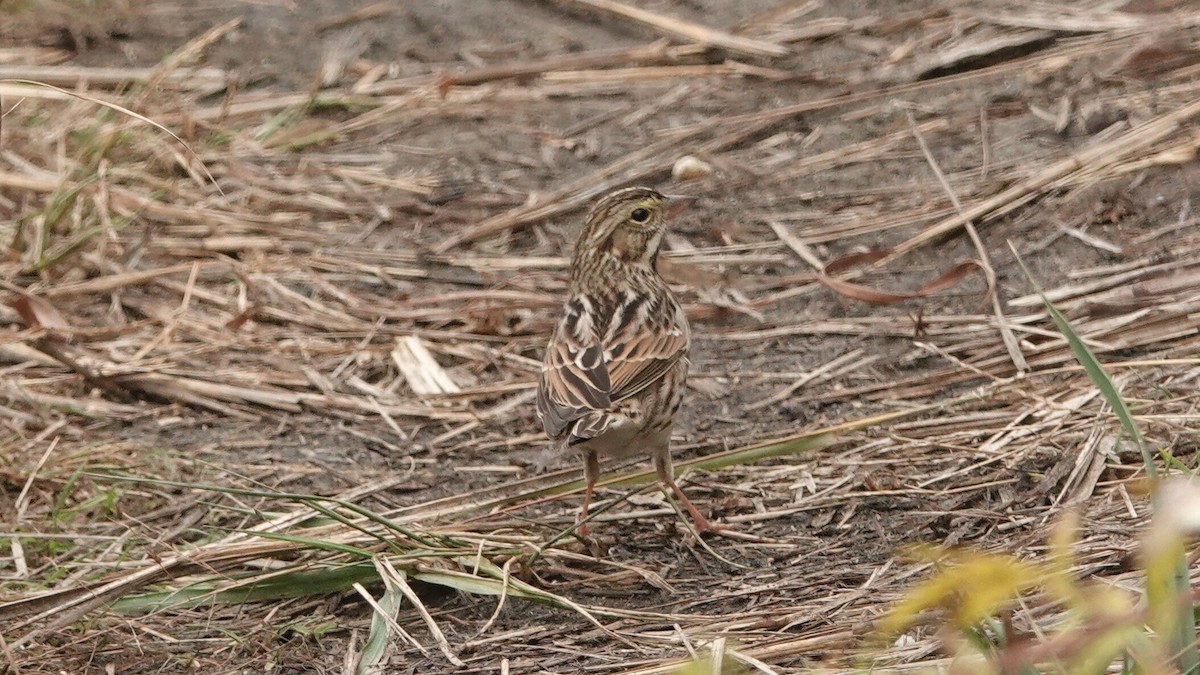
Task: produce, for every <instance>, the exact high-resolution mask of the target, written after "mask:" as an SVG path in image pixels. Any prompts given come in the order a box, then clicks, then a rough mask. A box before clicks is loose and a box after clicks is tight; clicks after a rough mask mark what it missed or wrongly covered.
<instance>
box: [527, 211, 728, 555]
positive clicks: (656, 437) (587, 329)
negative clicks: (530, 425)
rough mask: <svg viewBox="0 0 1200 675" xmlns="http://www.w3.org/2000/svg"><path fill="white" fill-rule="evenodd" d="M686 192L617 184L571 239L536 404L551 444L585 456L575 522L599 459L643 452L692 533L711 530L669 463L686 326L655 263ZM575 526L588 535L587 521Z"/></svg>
mask: <svg viewBox="0 0 1200 675" xmlns="http://www.w3.org/2000/svg"><path fill="white" fill-rule="evenodd" d="M686 199H688V198H678V197H665V196H663V195H661V194H659V193H658V192H656V191H654V190H651V189H650V188H644V187H634V188H627V189H624V190H617V191H616V192H613V193H611V194H609V195H608V196H606V197H604V198H603V199H601V200H600V201H599V202H597V203H596V205H595V206H594V207H593V208H592V210H591V212H590V213H589V214H588V216H587V220H586V221H585V223H584V226H583V231H582V232H581V233H580V235H579V241H578V242H577V243H576V245H575V255H574V257H573V258H572V260H571V288H570V293H569V295H568V297H567V301H566V303H565V304H564V306H563V317H562V319H561V320H560V321H559V323H558V325H557V327H555V329H554V333H553V334H552V335H551V336H550V344H549V345H548V346H547V348H546V358H545V360H544V361H543V363H542V375H541V380H540V381H539V383H538V397H537V404H538V405H537V407H538V418H539V419H540V420H541V422H542V427H543V428H544V429H545V431H546V435H547V436H549V437H550V439H551V440H552V441H553V451H555V452H562V451H564V450H567V449H575V450H578V451H579V452H580V453H582V454H583V460H584V475H585V477H586V478H587V492H586V493H585V494H584V497H583V507H582V508H581V509H580V511H579V520H580V521H582V520H583V519H585V518H587V514H588V505H589V504H590V503H591V499H592V494H593V492H594V490H595V486H596V480H597V479H598V478H599V477H600V461H599V456H600V455H601V454H603V455H609V456H616V457H621V456H628V455H632V454H635V453H638V452H644V453H648V454H650V455H651V456H652V457H653V458H654V468H655V470H656V471H657V473H658V478H659V480H660V481H661V482H662V484H663V486H664V488H666V487H669V488H670V489H671V491H672V492H674V493H675V496H676V497H678V498H679V501H681V502H682V503H683V506H684V507H685V508H686V509H687V510H688V513H689V514H691V516H692V520H693V522H694V523H695V525H696V530H697V531H699V532H705V531H709V530H713V529H715V528H714V527H713V526H712V525H710V524H709V522H708V520H707V519H705V517H704V516H703V515H701V513H700V511H699V510H697V509H696V507H695V505H694V504H692V502H691V500H690V499H688V498H687V495H685V494H684V493H683V490H681V489H680V488H679V486H678V485H677V484H676V483H675V478H674V469H673V468H672V466H671V426H672V423H673V422H674V418H675V413H676V412H677V411H678V410H679V404H680V403H681V402H682V401H683V393H684V388H685V384H686V381H687V371H688V359H687V355H688V348H689V345H690V332H689V329H688V322H687V318H686V317H685V316H684V314H683V309H682V308H681V307H680V306H679V303H678V302H676V301H675V298H674V297H672V295H671V291H670V289H668V288H667V284H666V283H665V282H664V281H663V280H662V277H660V276H659V275H658V272H657V270H656V269H655V262H656V260H657V259H658V251H659V245H660V244H661V242H662V237H663V232H664V230H665V227H666V223H665V216H666V211H667V208H668V205H672V206H673V205H674V204H675V202H677V201H684V200H686ZM579 530H580V533H581V534H584V535H586V534H587V528H586V526H584V525H581V526H580V528H579Z"/></svg>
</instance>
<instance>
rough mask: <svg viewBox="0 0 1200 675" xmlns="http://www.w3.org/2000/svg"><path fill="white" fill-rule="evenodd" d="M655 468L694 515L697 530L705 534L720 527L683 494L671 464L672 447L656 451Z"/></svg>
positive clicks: (693, 520)
mask: <svg viewBox="0 0 1200 675" xmlns="http://www.w3.org/2000/svg"><path fill="white" fill-rule="evenodd" d="M654 470H655V471H657V472H658V480H660V481H662V484H663V485H664V486H666V487H669V488H671V492H673V493H675V496H676V497H677V498H678V499H679V501H680V502H682V503H683V508H685V509H687V512H688V514H689V515H691V516H692V522H693V523H694V524H695V525H696V532H697V533H700V534H703V533H705V532H715V531H717V530H718V529H720V528H718V527H716V526H714V525H712V524H711V523H709V522H708V519H707V518H705V517H704V516H703V515H702V514H701V513H700V510H699V509H697V508H696V505H695V504H693V503H692V500H690V499H688V497H687V495H685V494H683V490H682V489H680V487H679V486H678V485H677V484H676V483H675V468H674V467H673V466H672V465H671V449H670V448H666V449H663V450H660V451H657V452H655V453H654Z"/></svg>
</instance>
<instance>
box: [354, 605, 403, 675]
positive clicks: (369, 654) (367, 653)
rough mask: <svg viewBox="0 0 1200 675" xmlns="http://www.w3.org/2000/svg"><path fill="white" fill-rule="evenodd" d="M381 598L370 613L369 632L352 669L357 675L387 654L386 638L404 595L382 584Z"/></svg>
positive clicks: (362, 674)
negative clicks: (383, 588) (356, 664)
mask: <svg viewBox="0 0 1200 675" xmlns="http://www.w3.org/2000/svg"><path fill="white" fill-rule="evenodd" d="M384 587H385V590H384V592H383V597H381V598H379V600H377V601H376V604H378V605H379V606H378V607H376V608H375V611H374V612H372V613H371V632H370V633H368V634H367V641H366V642H365V643H364V644H363V648H362V654H360V655H359V658H358V666H357V667H356V668H355V669H354V672H355V673H356V674H357V675H365V674H366V673H367V672H369V671H370V670H371V669H372V667H374V666H375V665H376V664H378V663H379V661H380V659H382V658H383V656H384V654H386V653H387V646H388V638H389V637H390V635H391V632H392V630H391V628H392V624H393V623H395V621H396V617H397V616H398V615H399V613H400V604H401V603H402V602H403V601H404V594H403V593H401V592H400V589H398V588H396V587H395V586H394V585H392V584H390V583H385V584H384Z"/></svg>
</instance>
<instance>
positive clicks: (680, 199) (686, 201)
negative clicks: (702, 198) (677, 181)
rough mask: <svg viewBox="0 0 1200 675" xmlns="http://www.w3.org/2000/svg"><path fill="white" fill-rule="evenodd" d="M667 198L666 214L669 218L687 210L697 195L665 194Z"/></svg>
mask: <svg viewBox="0 0 1200 675" xmlns="http://www.w3.org/2000/svg"><path fill="white" fill-rule="evenodd" d="M663 196H664V197H666V199H667V208H666V215H667V217H668V218H673V217H675V216H678V215H679V214H681V213H683V212H684V211H686V210H687V208H688V207H689V206H691V205H692V202H694V201H696V199H697V197H694V196H692V195H663Z"/></svg>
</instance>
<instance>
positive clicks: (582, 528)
mask: <svg viewBox="0 0 1200 675" xmlns="http://www.w3.org/2000/svg"><path fill="white" fill-rule="evenodd" d="M583 477H584V480H586V481H587V489H586V490H585V491H584V493H583V506H582V507H581V508H580V509H579V517H578V518H576V519H575V522H577V523H579V534H581V535H583V536H585V537H586V536H587V534H588V528H587V524H585V523H584V522H583V521H584V520H585V519H586V518H587V516H588V507H589V506H591V504H592V493H593V492H595V491H596V481H597V480H599V479H600V457H599V456H597V455H596V453H595V452H584V454H583Z"/></svg>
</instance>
